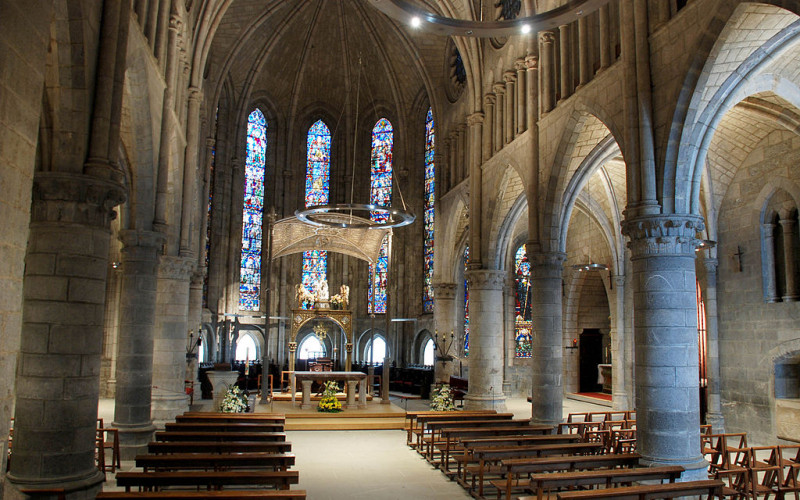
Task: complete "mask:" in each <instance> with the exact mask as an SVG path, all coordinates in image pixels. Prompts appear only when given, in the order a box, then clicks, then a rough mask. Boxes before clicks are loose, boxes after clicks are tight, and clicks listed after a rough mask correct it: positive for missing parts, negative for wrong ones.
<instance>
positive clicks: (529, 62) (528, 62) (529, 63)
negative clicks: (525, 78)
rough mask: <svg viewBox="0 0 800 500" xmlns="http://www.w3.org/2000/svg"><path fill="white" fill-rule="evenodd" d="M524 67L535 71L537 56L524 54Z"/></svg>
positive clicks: (537, 63) (537, 65)
mask: <svg viewBox="0 0 800 500" xmlns="http://www.w3.org/2000/svg"><path fill="white" fill-rule="evenodd" d="M525 68H526V69H527V70H528V71H535V70H538V69H539V56H534V55H530V56H525Z"/></svg>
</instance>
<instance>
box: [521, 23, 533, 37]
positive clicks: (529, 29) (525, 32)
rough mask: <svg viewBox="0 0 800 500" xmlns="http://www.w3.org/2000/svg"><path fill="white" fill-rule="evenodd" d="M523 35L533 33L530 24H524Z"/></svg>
mask: <svg viewBox="0 0 800 500" xmlns="http://www.w3.org/2000/svg"><path fill="white" fill-rule="evenodd" d="M521 31H522V34H523V35H527V34H528V33H530V32H531V25H530V24H523V25H522V28H521Z"/></svg>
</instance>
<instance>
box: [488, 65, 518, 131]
mask: <svg viewBox="0 0 800 500" xmlns="http://www.w3.org/2000/svg"><path fill="white" fill-rule="evenodd" d="M514 68H515V69H516V70H517V99H516V100H517V105H516V106H515V107H514V108H515V110H516V111H515V114H514V123H516V124H517V131H516V134H515V136H517V135H522V133H523V132H525V127H526V124H525V93H526V92H527V88H526V86H525V59H517V60H516V61H515V62H514ZM490 123H491V122H490Z"/></svg>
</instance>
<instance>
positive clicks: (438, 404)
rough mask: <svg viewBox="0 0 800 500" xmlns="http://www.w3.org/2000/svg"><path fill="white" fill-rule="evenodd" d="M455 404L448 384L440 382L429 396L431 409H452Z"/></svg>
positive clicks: (454, 407)
mask: <svg viewBox="0 0 800 500" xmlns="http://www.w3.org/2000/svg"><path fill="white" fill-rule="evenodd" d="M455 409H456V406H455V405H454V404H453V394H452V393H451V392H450V385H449V384H442V385H441V386H439V387H437V388H436V389H434V390H433V397H432V398H431V410H433V411H452V410H455Z"/></svg>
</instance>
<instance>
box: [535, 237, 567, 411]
mask: <svg viewBox="0 0 800 500" xmlns="http://www.w3.org/2000/svg"><path fill="white" fill-rule="evenodd" d="M532 246H533V245H530V246H528V248H531V247H532ZM565 259H566V255H565V254H563V253H560V252H549V253H547V252H535V251H531V250H528V260H529V261H530V263H531V322H532V323H533V331H534V335H533V342H532V344H533V345H532V351H533V354H532V356H531V368H532V370H531V371H532V372H533V373H532V375H533V378H532V384H531V387H532V388H533V391H532V392H533V393H532V394H531V422H532V423H534V424H547V425H556V424H558V423H560V422H561V420H562V418H563V416H562V408H563V401H564V389H563V384H564V382H563V380H562V371H563V356H564V348H563V346H562V341H561V337H562V331H563V327H562V325H563V318H562V307H563V304H562V300H563V292H562V285H561V283H562V273H563V263H564V260H565Z"/></svg>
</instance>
